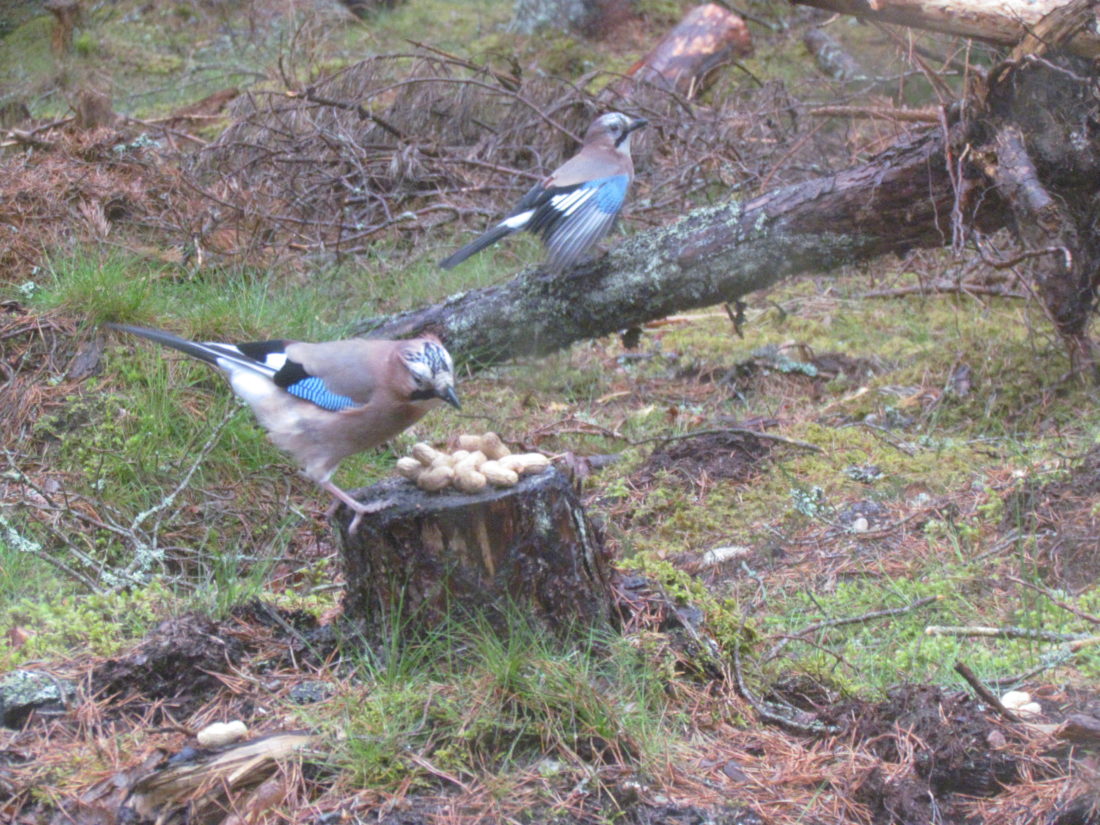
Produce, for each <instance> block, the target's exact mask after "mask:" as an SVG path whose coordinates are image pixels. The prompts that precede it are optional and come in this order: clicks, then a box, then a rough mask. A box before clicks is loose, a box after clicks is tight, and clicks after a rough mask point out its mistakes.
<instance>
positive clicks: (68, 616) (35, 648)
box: [0, 582, 174, 670]
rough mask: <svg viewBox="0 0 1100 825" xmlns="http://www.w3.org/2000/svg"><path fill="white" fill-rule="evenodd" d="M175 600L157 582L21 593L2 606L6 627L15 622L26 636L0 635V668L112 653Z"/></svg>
mask: <svg viewBox="0 0 1100 825" xmlns="http://www.w3.org/2000/svg"><path fill="white" fill-rule="evenodd" d="M173 602H174V599H173V597H172V594H171V593H170V592H169V591H168V590H167V589H166V588H165V586H164V585H163V584H161V583H156V582H153V583H151V584H149V585H148V586H146V587H143V588H140V589H135V590H128V591H120V592H117V593H110V594H104V595H99V594H80V595H77V594H71V593H70V594H63V595H60V594H55V595H54V596H53V597H52V598H49V599H31V598H23V599H19V600H17V601H15V602H14V603H9V604H8V605H7V606H5V607H4V608H2V609H0V623H3V626H4V627H9V628H10V627H19V628H22V629H23V630H26V631H28V634H29V635H28V637H27V639H26V641H25V642H24V644H23V645H22V646H21V647H19V648H13V647H12V646H11V641H10V639H9V637H8V635H7V634H4V635H3V636H0V670H8V669H10V668H13V667H17V666H18V665H20V664H21V663H23V662H26V661H31V660H35V659H46V658H55V659H68V658H71V657H72V656H74V655H75V654H82V653H88V654H92V655H96V656H110V655H112V654H114V653H117V652H118V651H119V650H121V649H122V648H123V647H125V646H126V645H128V644H131V643H132V642H133V641H134V640H136V639H139V638H140V637H141V636H142V635H144V634H145V632H146V631H147V630H148V629H149V627H150V626H151V625H152V624H153V623H154V622H156V621H157V620H158V619H161V618H163V617H164V616H165V610H166V608H167V607H168V606H169V605H171V604H172V603H173Z"/></svg>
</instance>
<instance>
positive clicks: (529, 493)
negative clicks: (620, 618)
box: [336, 469, 611, 633]
mask: <svg viewBox="0 0 1100 825" xmlns="http://www.w3.org/2000/svg"><path fill="white" fill-rule="evenodd" d="M354 495H355V496H356V498H357V499H359V500H360V501H364V502H367V501H383V500H389V501H390V504H389V506H387V507H385V508H384V509H382V510H380V511H379V512H377V513H374V514H370V515H367V516H364V517H363V520H362V521H361V522H360V524H359V528H358V530H357V531H356V533H355V534H354V535H348V533H347V528H348V525H349V524H350V522H351V516H352V514H351V512H350V511H349V510H347V508H341V509H340V510H339V511H337V514H336V520H337V523H338V524H339V526H340V531H341V538H342V555H343V559H344V571H345V578H346V580H347V591H346V594H345V597H344V615H345V616H346V617H348V618H350V619H360V620H364V621H365V623H366V625H367V627H368V630H378V629H384V628H385V627H386V623H387V622H388V621H391V620H393V619H396V620H398V621H400V622H401V626H402V627H403V628H404V630H405V631H406V632H411V633H416V632H420V631H423V630H426V629H429V628H432V627H435V626H437V625H439V624H440V623H441V622H443V621H445V620H446V619H447V618H448V617H453V616H459V617H464V616H466V615H467V614H481V615H484V616H485V617H486V618H488V620H489V621H490V623H492V624H493V626H494V627H495V628H497V629H498V631H501V632H504V631H505V629H506V621H505V619H506V615H507V611H508V610H510V609H511V608H512V607H513V606H514V607H517V608H519V609H520V610H521V611H523V612H525V613H528V614H530V615H531V616H532V617H533V618H535V619H536V620H537V621H539V622H541V623H542V624H544V625H545V626H546V627H547V628H548V629H550V630H552V631H554V632H557V633H561V632H567V631H569V630H570V629H574V628H577V629H579V628H587V627H592V626H599V625H602V624H604V623H606V622H607V620H608V616H609V613H610V604H611V590H610V584H609V581H610V564H609V558H608V555H607V553H606V551H605V550H604V546H603V541H602V537H601V536H600V534H599V531H598V530H597V529H596V528H595V527H594V526H593V524H592V523H591V522H590V521H589V519H588V517H587V516H586V515H585V512H584V509H583V507H582V506H581V503H580V501H579V500H578V498H577V495H576V493H575V492H574V491H573V487H572V485H571V484H570V482H569V481H568V480H567V479H566V478H565V476H563V475H562V474H561V473H559V472H558V471H557V470H555V469H550V470H547V471H545V472H543V473H539V474H537V475H531V476H524V477H522V478H521V479H520V482H519V484H517V485H516V486H515V487H506V488H500V489H495V488H490V489H488V490H485V491H483V492H481V493H477V494H473V495H467V494H464V493H460V492H458V491H456V490H452V489H448V490H445V491H443V492H441V493H425V492H423V491H421V490H420V489H418V488H417V487H416V486H415V485H413V484H411V483H410V482H408V481H405V480H403V479H390V480H387V481H383V482H380V483H379V484H375V485H373V486H371V487H367V488H364V489H362V490H358V491H356V492H355V493H354Z"/></svg>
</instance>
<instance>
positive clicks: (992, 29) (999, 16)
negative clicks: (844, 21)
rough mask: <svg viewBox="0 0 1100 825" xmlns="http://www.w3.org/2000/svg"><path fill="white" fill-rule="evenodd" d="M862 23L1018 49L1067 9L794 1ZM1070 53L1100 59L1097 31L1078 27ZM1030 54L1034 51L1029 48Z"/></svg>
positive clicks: (975, 0) (920, 1) (970, 1)
mask: <svg viewBox="0 0 1100 825" xmlns="http://www.w3.org/2000/svg"><path fill="white" fill-rule="evenodd" d="M793 2H795V3H797V4H799V5H803V6H813V7H814V8H818V9H825V10H826V11H831V12H837V13H839V14H850V15H852V16H854V17H858V18H860V19H863V20H871V21H877V22H880V23H898V24H900V25H902V26H909V27H911V28H915V29H926V30H928V31H937V32H943V33H945V34H954V35H959V36H962V37H972V38H974V39H975V40H982V41H985V42H986V43H995V44H998V45H1002V46H1015V45H1017V44H1019V43H1020V42H1021V41H1022V40H1024V39H1025V38H1026V36H1027V35H1028V34H1029V33H1030V32H1031V31H1032V30H1033V29H1034V28H1035V27H1036V25H1037V24H1038V23H1039V21H1040V20H1041V19H1042V18H1043V17H1045V16H1046V15H1048V14H1050V13H1051V12H1053V11H1055V10H1056V9H1059V8H1061V7H1063V6H1065V5H1066V3H1065V0H1028V2H1019V0H1017V1H1016V2H1012V1H1011V0H1009V2H1004V3H987V2H981V0H957V1H956V2H951V3H943V2H936V0H874V2H867V0H793ZM1069 48H1070V51H1071V52H1072V53H1073V54H1076V55H1080V56H1082V57H1090V58H1091V57H1096V56H1098V55H1100V36H1098V34H1097V30H1096V28H1095V27H1081V28H1080V29H1079V30H1078V31H1077V32H1076V33H1075V35H1074V36H1073V38H1072V40H1071V41H1070V42H1069ZM1032 50H1034V49H1032Z"/></svg>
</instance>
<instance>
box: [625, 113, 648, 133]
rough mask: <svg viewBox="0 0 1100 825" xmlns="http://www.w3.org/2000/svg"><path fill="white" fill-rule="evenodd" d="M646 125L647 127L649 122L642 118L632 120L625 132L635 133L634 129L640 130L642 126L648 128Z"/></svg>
mask: <svg viewBox="0 0 1100 825" xmlns="http://www.w3.org/2000/svg"><path fill="white" fill-rule="evenodd" d="M648 125H649V121H648V120H646V119H645V118H644V117H638V118H634V120H632V121H630V125H629V126H627V127H626V132H627V134H630V133H631V132H633V131H635V130H636V129H641V128H642V127H643V126H648Z"/></svg>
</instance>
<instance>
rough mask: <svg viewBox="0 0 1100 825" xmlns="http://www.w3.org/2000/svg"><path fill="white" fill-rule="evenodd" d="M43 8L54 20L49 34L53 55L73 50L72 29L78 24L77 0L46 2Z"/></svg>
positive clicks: (47, 0)
mask: <svg viewBox="0 0 1100 825" xmlns="http://www.w3.org/2000/svg"><path fill="white" fill-rule="evenodd" d="M44 8H45V9H46V11H48V12H49V13H50V14H52V15H53V16H54V18H55V19H54V26H53V30H52V31H51V32H50V46H51V47H52V48H53V53H54V54H56V55H64V54H68V53H69V52H71V51H72V49H73V29H75V28H76V24H77V23H79V22H80V2H79V0H46V3H45V5H44Z"/></svg>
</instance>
